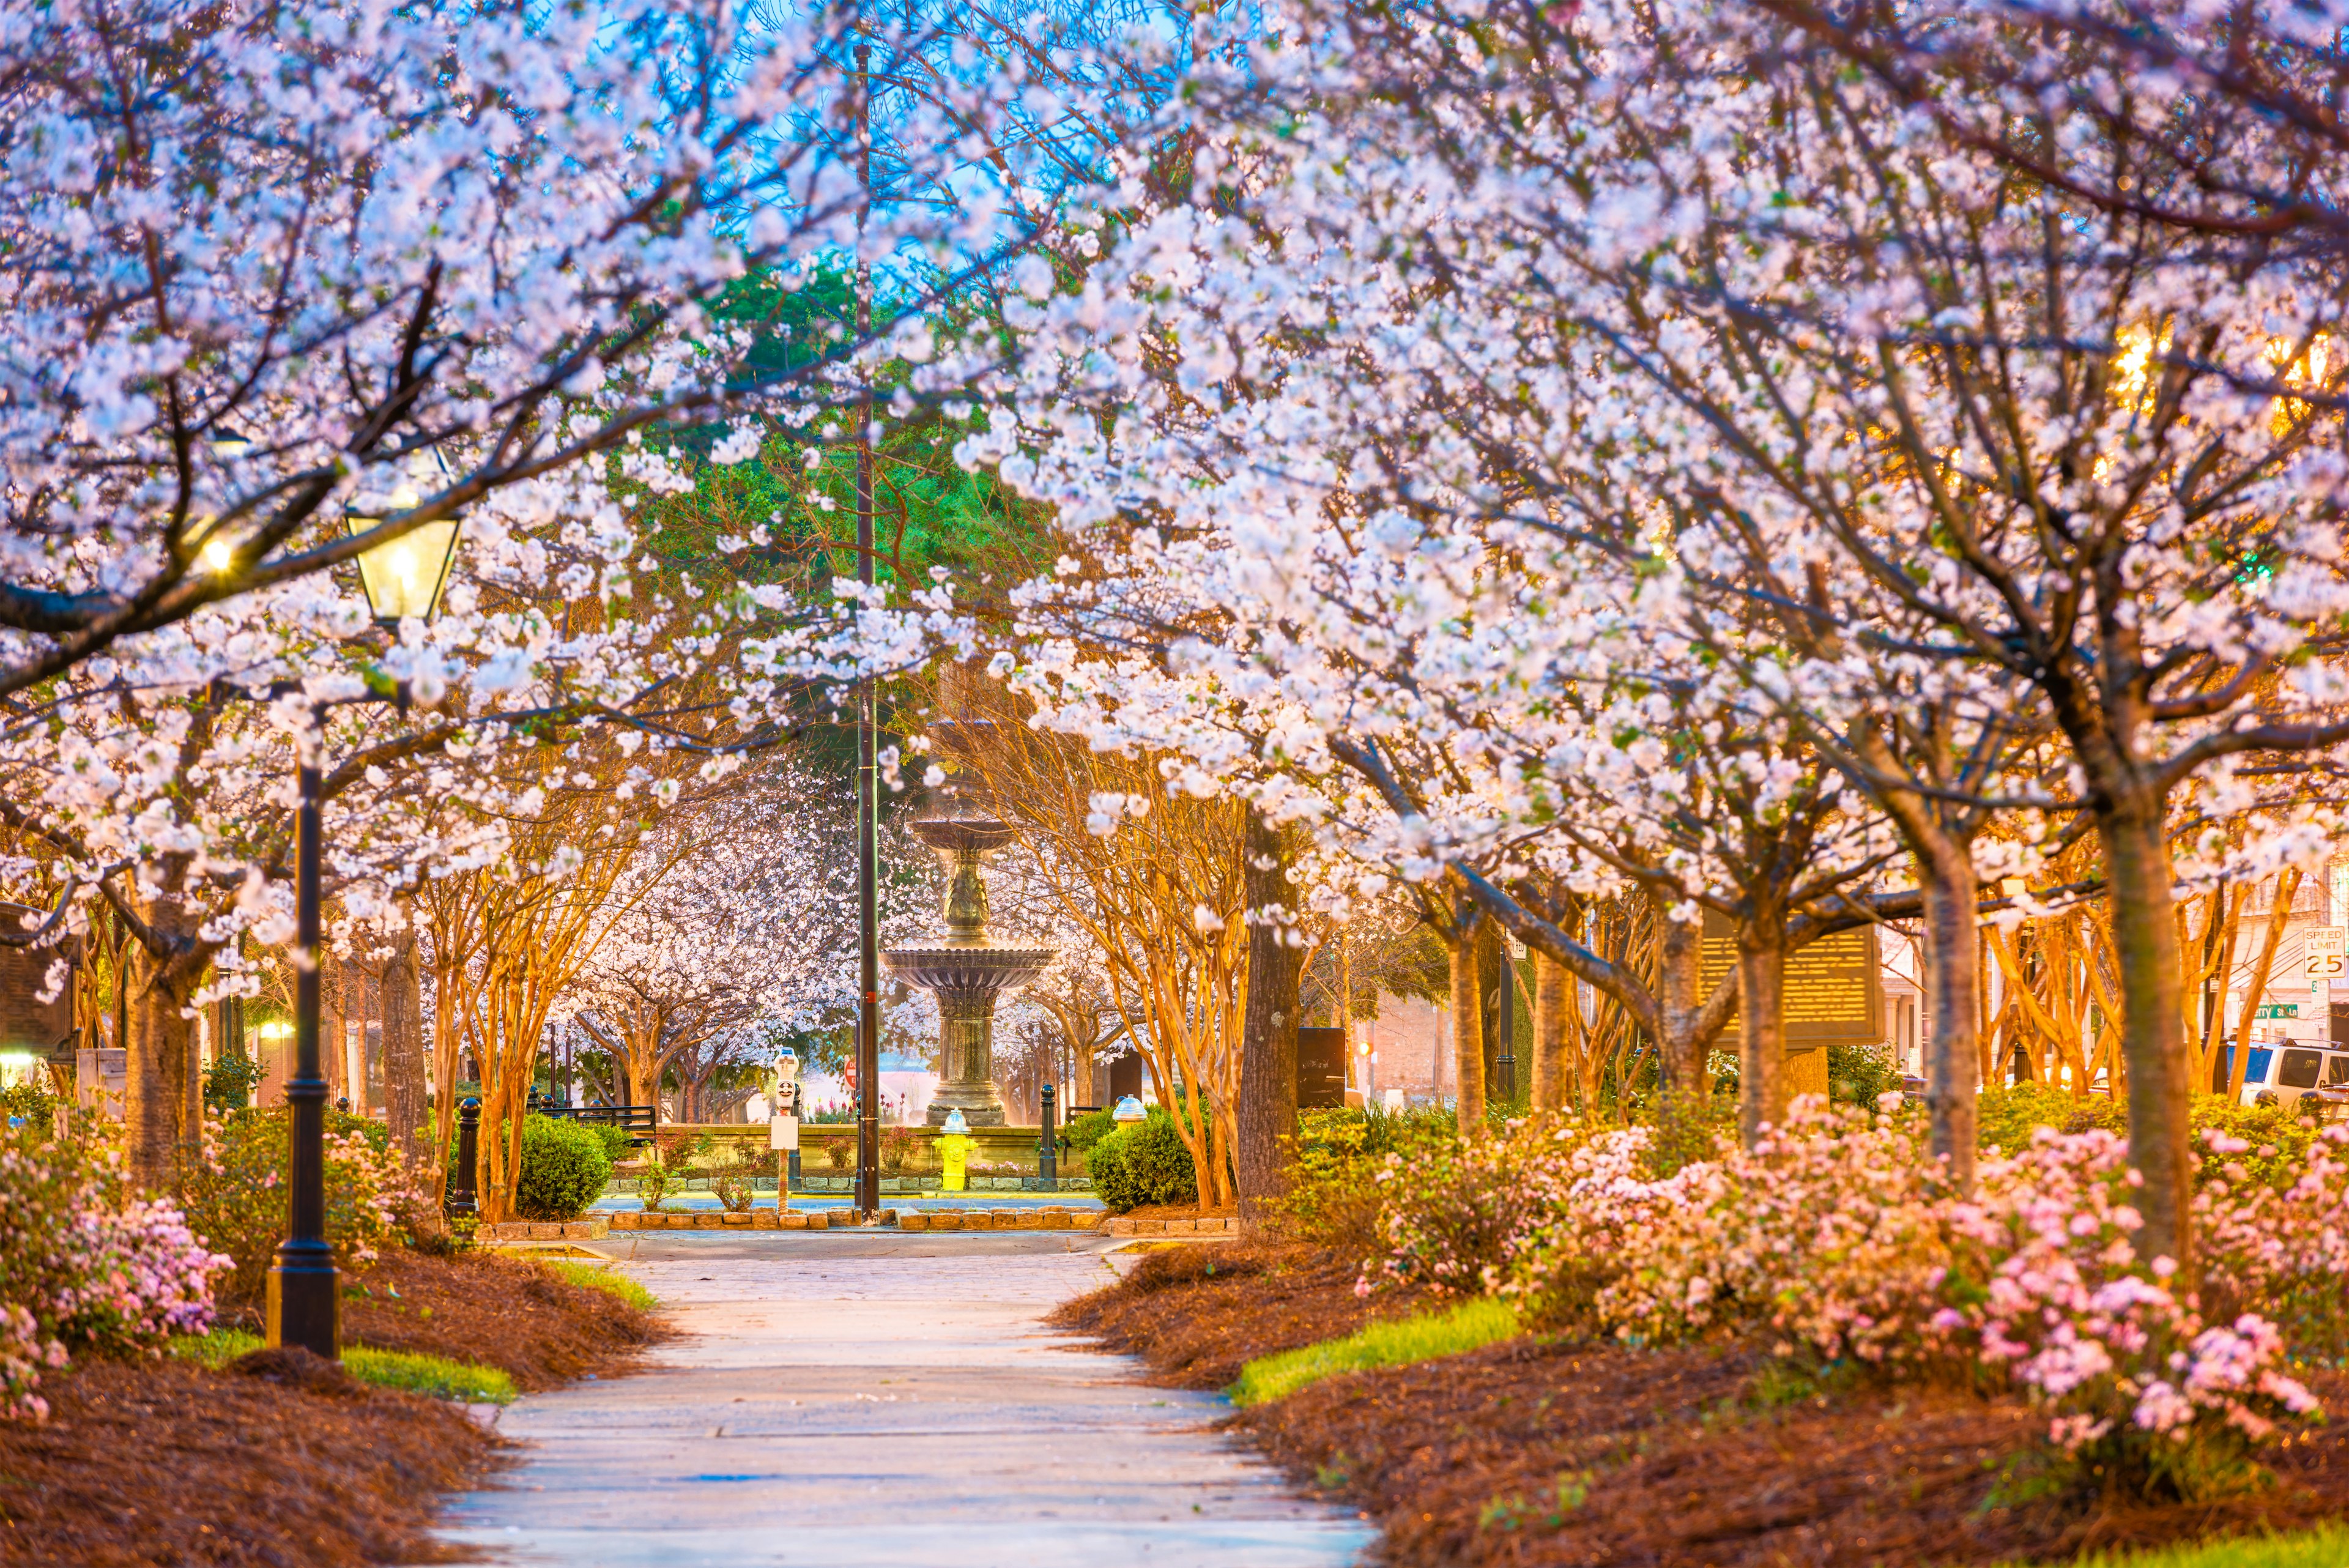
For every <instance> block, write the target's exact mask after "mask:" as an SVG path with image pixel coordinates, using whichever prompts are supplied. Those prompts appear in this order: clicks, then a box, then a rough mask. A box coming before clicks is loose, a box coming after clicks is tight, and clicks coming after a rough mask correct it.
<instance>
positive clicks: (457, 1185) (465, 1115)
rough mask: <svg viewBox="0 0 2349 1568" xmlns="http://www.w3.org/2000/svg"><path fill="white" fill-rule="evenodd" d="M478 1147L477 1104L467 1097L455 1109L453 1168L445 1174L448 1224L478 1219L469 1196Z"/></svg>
mask: <svg viewBox="0 0 2349 1568" xmlns="http://www.w3.org/2000/svg"><path fill="white" fill-rule="evenodd" d="M480 1153H481V1101H479V1100H476V1099H473V1098H471V1097H470V1096H469V1097H468V1098H466V1099H465V1100H464V1101H463V1102H461V1103H460V1105H459V1106H457V1168H456V1169H454V1170H452V1171H450V1173H449V1199H448V1202H447V1203H446V1204H445V1205H444V1207H445V1208H446V1210H447V1211H448V1215H449V1218H450V1220H478V1219H480V1218H481V1205H480V1203H478V1202H477V1201H475V1199H474V1196H473V1166H474V1162H475V1160H476V1159H477V1158H479V1156H480Z"/></svg>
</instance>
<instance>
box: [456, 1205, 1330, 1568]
mask: <svg viewBox="0 0 2349 1568" xmlns="http://www.w3.org/2000/svg"><path fill="white" fill-rule="evenodd" d="M622 1245H623V1246H625V1245H626V1243H622ZM1107 1245H1108V1243H1107V1242H1105V1241H1098V1240H1096V1239H1094V1238H1092V1237H1090V1236H1084V1235H1072V1234H1068V1233H1061V1232H1052V1231H1045V1232H1039V1233H1020V1232H1006V1233H1003V1234H1000V1235H988V1234H980V1235H973V1236H955V1235H946V1236H936V1237H928V1236H903V1237H901V1236H895V1235H890V1234H888V1233H885V1232H882V1233H874V1232H866V1233H864V1234H858V1233H856V1232H853V1231H852V1232H847V1233H844V1234H840V1235H831V1234H823V1233H793V1232H781V1233H768V1232H757V1233H748V1234H745V1233H740V1232H734V1233H729V1232H724V1231H712V1232H706V1233H705V1232H694V1231H678V1232H675V1233H673V1234H656V1235H652V1236H646V1237H642V1238H638V1239H636V1241H635V1244H634V1254H635V1255H634V1257H633V1259H632V1260H631V1261H629V1262H627V1263H626V1268H627V1270H628V1272H630V1273H632V1274H634V1275H635V1276H636V1277H637V1278H638V1279H641V1280H642V1281H643V1282H645V1283H646V1284H647V1286H649V1287H650V1288H651V1289H652V1291H653V1292H654V1293H656V1294H657V1295H658V1296H659V1297H660V1298H661V1300H662V1302H663V1303H665V1304H666V1305H667V1308H668V1310H669V1311H670V1312H671V1313H672V1314H674V1315H675V1317H676V1318H677V1320H678V1324H680V1326H681V1327H683V1328H684V1329H685V1330H686V1332H687V1334H688V1337H687V1338H685V1339H683V1340H682V1341H679V1342H678V1343H675V1344H672V1345H669V1346H667V1347H666V1348H665V1349H664V1350H663V1351H662V1352H661V1354H660V1355H659V1357H658V1359H657V1364H656V1366H655V1368H654V1370H652V1371H651V1372H649V1373H647V1374H646V1375H644V1376H636V1377H627V1378H618V1379H615V1380H613V1381H611V1382H606V1383H586V1384H582V1385H579V1386H574V1387H571V1388H566V1389H563V1390H560V1391H558V1392H556V1393H553V1394H544V1395H536V1396H533V1397H528V1398H524V1399H523V1400H521V1401H519V1402H517V1403H516V1404H514V1405H512V1406H511V1407H508V1408H507V1410H506V1411H505V1413H504V1415H503V1416H502V1417H501V1418H500V1420H499V1423H498V1429H499V1430H500V1431H501V1432H502V1433H504V1434H505V1435H507V1436H509V1437H512V1438H521V1439H523V1440H525V1441H527V1442H529V1443H530V1444H531V1445H533V1446H532V1447H531V1448H530V1449H526V1450H525V1451H524V1454H523V1463H522V1464H521V1465H520V1466H519V1467H518V1468H517V1469H513V1470H512V1471H509V1472H508V1473H507V1474H506V1475H505V1476H504V1477H503V1478H502V1486H501V1488H500V1490H493V1491H483V1492H475V1493H471V1494H469V1495H468V1496H467V1497H465V1498H464V1499H463V1500H461V1501H460V1504H459V1506H458V1507H457V1508H456V1509H455V1511H453V1514H452V1517H451V1528H450V1531H449V1534H450V1537H451V1538H452V1539H453V1540H455V1541H458V1542H464V1543H467V1544H470V1545H471V1546H473V1547H474V1548H475V1549H476V1550H477V1552H479V1553H480V1555H478V1556H477V1557H476V1558H475V1559H474V1561H476V1562H479V1563H517V1564H520V1563H564V1564H568V1565H570V1568H645V1565H651V1564H661V1565H663V1568H667V1565H671V1564H677V1565H682V1564H698V1563H712V1564H719V1563H722V1564H726V1565H727V1568H753V1565H762V1564H769V1563H791V1564H795V1565H797V1564H804V1565H807V1568H879V1565H882V1564H889V1565H893V1568H915V1565H919V1568H1014V1565H1017V1568H1104V1565H1107V1564H1126V1563H1145V1564H1151V1565H1154V1568H1188V1565H1191V1564H1199V1565H1202V1568H1205V1565H1208V1564H1213V1565H1215V1568H1339V1565H1341V1564H1346V1563H1352V1562H1353V1561H1354V1560H1355V1558H1356V1556H1357V1555H1358V1554H1359V1553H1360V1552H1361V1550H1362V1548H1363V1547H1364V1546H1365V1545H1367V1544H1368V1542H1369V1541H1370V1539H1371V1532H1370V1530H1369V1528H1368V1526H1366V1525H1365V1524H1363V1523H1362V1522H1361V1521H1359V1520H1357V1519H1355V1518H1353V1517H1351V1516H1349V1515H1344V1514H1340V1513H1337V1512H1334V1511H1331V1510H1329V1509H1327V1508H1324V1507H1321V1506H1319V1505H1317V1504H1312V1503H1308V1502H1303V1501H1297V1500H1295V1499H1293V1498H1291V1497H1289V1496H1288V1495H1287V1494H1286V1493H1285V1492H1284V1490H1282V1487H1281V1484H1280V1481H1279V1478H1278V1476H1276V1475H1275V1474H1274V1473H1273V1472H1271V1471H1269V1470H1268V1469H1266V1468H1265V1467H1264V1466H1263V1465H1261V1464H1260V1463H1258V1462H1257V1461H1256V1460H1255V1459H1252V1458H1251V1457H1249V1456H1248V1455H1247V1454H1246V1453H1245V1452H1244V1451H1243V1450H1241V1449H1238V1448H1237V1447H1236V1446H1234V1445H1233V1444H1231V1443H1230V1442H1229V1441H1227V1440H1226V1438H1223V1437H1222V1436H1220V1435H1219V1434H1217V1433H1216V1432H1214V1431H1211V1430H1209V1429H1208V1428H1209V1424H1210V1423H1212V1422H1213V1421H1214V1420H1216V1417H1219V1416H1221V1415H1222V1414H1224V1413H1225V1407H1224V1406H1223V1405H1222V1403H1221V1402H1220V1401H1218V1400H1216V1399H1214V1398H1212V1397H1207V1396H1204V1395H1197V1394H1183V1393H1175V1392H1169V1391H1166V1390H1162V1389H1155V1388H1151V1387H1148V1386H1144V1385H1143V1384H1141V1383H1138V1382H1135V1381H1133V1377H1132V1374H1133V1364H1132V1363H1131V1362H1130V1361H1127V1360H1124V1359H1123V1358H1118V1357H1111V1356H1104V1355H1096V1354H1093V1353H1091V1352H1089V1351H1085V1350H1082V1349H1081V1348H1078V1347H1077V1346H1075V1345H1072V1344H1071V1342H1068V1341H1065V1340H1061V1339H1057V1338H1055V1337H1053V1336H1052V1335H1050V1334H1048V1333H1047V1331H1045V1330H1044V1329H1043V1328H1042V1327H1041V1325H1040V1324H1039V1323H1038V1321H1037V1319H1038V1318H1039V1317H1040V1314H1042V1313H1043V1312H1044V1311H1046V1310H1047V1309H1048V1308H1050V1306H1051V1305H1052V1304H1053V1303H1057V1302H1060V1301H1061V1300H1064V1299H1065V1298H1067V1297H1069V1296H1071V1295H1075V1294H1077V1293H1081V1292H1082V1291H1086V1290H1090V1289H1092V1288H1093V1287H1095V1286H1096V1285H1099V1284H1102V1283H1104V1282H1107V1281H1108V1280H1109V1278H1110V1273H1109V1265H1108V1263H1107V1262H1105V1261H1104V1259H1103V1258H1102V1249H1103V1248H1105V1247H1106V1246H1107Z"/></svg>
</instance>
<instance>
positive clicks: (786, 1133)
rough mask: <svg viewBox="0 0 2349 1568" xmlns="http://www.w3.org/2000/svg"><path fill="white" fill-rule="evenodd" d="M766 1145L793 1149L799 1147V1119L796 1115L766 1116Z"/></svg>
mask: <svg viewBox="0 0 2349 1568" xmlns="http://www.w3.org/2000/svg"><path fill="white" fill-rule="evenodd" d="M767 1147H769V1148H775V1149H795V1148H797V1147H800V1119H799V1117H797V1116H769V1117H768V1118H767Z"/></svg>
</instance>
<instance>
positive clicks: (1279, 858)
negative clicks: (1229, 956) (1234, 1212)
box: [1234, 810, 1304, 1230]
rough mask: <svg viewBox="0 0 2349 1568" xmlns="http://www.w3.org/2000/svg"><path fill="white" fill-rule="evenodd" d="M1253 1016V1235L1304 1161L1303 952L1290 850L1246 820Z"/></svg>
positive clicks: (1248, 1161) (1246, 1219)
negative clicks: (1300, 1098)
mask: <svg viewBox="0 0 2349 1568" xmlns="http://www.w3.org/2000/svg"><path fill="white" fill-rule="evenodd" d="M1243 853H1244V854H1245V855H1246V857H1247V860H1246V863H1245V866H1244V868H1243V876H1242V885H1243V888H1244V889H1245V897H1246V898H1247V911H1248V913H1247V920H1248V931H1247V940H1248V965H1247V1011H1246V1012H1244V1013H1243V1014H1242V1015H1241V1023H1240V1086H1239V1101H1240V1104H1239V1137H1238V1141H1237V1147H1236V1149H1235V1150H1234V1153H1235V1155H1236V1157H1237V1158H1236V1160H1235V1164H1236V1166H1237V1174H1238V1177H1239V1199H1240V1222H1241V1223H1242V1224H1243V1225H1246V1226H1247V1227H1248V1228H1249V1229H1251V1230H1253V1229H1254V1228H1256V1227H1257V1225H1259V1224H1261V1223H1263V1221H1264V1220H1265V1219H1266V1217H1267V1216H1268V1214H1269V1213H1270V1212H1271V1207H1272V1205H1274V1204H1275V1203H1277V1202H1278V1199H1280V1198H1281V1197H1282V1196H1283V1195H1284V1194H1286V1193H1287V1192H1288V1173H1289V1164H1290V1162H1291V1161H1292V1160H1294V1159H1295V1158H1297V1009H1298V979H1299V965H1300V961H1301V960H1302V958H1303V956H1304V949H1303V948H1302V947H1301V946H1300V945H1299V941H1298V935H1299V933H1298V931H1297V929H1296V922H1295V915H1294V911H1293V910H1292V909H1290V907H1289V889H1288V846H1287V845H1286V844H1285V843H1284V842H1283V841H1282V838H1281V835H1280V834H1279V832H1278V830H1276V829H1275V828H1273V827H1271V826H1268V824H1267V823H1266V822H1265V821H1264V819H1263V818H1262V817H1261V816H1259V815H1257V813H1256V812H1255V811H1253V810H1252V811H1250V812H1249V813H1248V817H1247V839H1246V847H1245V849H1244V850H1243Z"/></svg>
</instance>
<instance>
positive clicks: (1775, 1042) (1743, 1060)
mask: <svg viewBox="0 0 2349 1568" xmlns="http://www.w3.org/2000/svg"><path fill="white" fill-rule="evenodd" d="M1777 925H1778V922H1776V921H1770V922H1767V923H1766V924H1764V923H1760V922H1756V923H1754V924H1747V925H1743V926H1740V927H1739V928H1738V929H1737V990H1738V1000H1737V1011H1738V1013H1739V1030H1738V1040H1739V1043H1740V1051H1739V1057H1738V1064H1737V1132H1738V1137H1740V1138H1742V1139H1743V1140H1744V1144H1745V1147H1748V1148H1752V1147H1754V1143H1755V1142H1756V1141H1757V1140H1759V1139H1760V1137H1761V1136H1762V1129H1763V1128H1764V1127H1784V1126H1785V1125H1786V1018H1785V993H1786V949H1785V944H1784V942H1783V940H1781V934H1780V932H1779V931H1778V930H1777V929H1776V927H1777Z"/></svg>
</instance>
